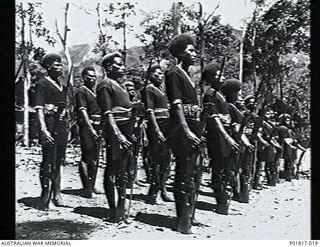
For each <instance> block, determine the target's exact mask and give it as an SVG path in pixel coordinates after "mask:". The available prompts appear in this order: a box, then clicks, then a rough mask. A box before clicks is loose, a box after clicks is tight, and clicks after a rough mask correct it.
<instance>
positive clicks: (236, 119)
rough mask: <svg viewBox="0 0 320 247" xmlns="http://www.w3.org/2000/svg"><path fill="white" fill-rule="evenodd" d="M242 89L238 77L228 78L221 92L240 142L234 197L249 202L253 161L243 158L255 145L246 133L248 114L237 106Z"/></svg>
mask: <svg viewBox="0 0 320 247" xmlns="http://www.w3.org/2000/svg"><path fill="white" fill-rule="evenodd" d="M240 90H241V83H240V81H239V80H237V79H229V80H226V81H225V82H224V83H223V85H222V86H221V92H222V93H223V94H224V95H225V96H226V101H227V102H228V104H229V113H230V116H231V134H232V138H234V139H235V140H236V141H237V142H238V143H239V144H240V148H239V152H238V153H233V154H234V155H235V158H234V159H233V161H234V166H233V167H234V168H233V171H234V174H233V175H234V184H233V199H234V200H237V201H239V202H242V203H248V202H249V184H250V173H251V170H252V167H251V165H252V162H246V163H244V162H242V159H243V158H244V157H245V153H246V152H247V153H248V154H247V155H250V154H251V153H252V151H253V150H254V146H253V145H252V144H251V143H250V140H249V138H248V137H247V135H246V134H245V133H244V130H245V127H246V124H247V117H248V116H246V115H243V114H242V112H241V111H240V109H239V108H238V107H237V106H236V102H237V100H238V97H239V92H240ZM239 179H240V183H239Z"/></svg>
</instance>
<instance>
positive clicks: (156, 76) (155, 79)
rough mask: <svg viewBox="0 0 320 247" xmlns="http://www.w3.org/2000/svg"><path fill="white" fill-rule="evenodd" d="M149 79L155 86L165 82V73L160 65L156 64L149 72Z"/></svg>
mask: <svg viewBox="0 0 320 247" xmlns="http://www.w3.org/2000/svg"><path fill="white" fill-rule="evenodd" d="M148 78H149V80H150V81H151V83H153V84H154V85H155V86H160V85H161V83H162V82H163V80H164V74H163V71H162V69H161V67H160V65H158V64H154V65H152V66H151V67H150V69H149V70H148Z"/></svg>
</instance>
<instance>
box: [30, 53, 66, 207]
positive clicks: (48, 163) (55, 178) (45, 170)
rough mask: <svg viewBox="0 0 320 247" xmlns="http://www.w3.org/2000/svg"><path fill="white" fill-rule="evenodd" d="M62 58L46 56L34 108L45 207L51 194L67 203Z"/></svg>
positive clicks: (57, 203) (55, 200)
mask: <svg viewBox="0 0 320 247" xmlns="http://www.w3.org/2000/svg"><path fill="white" fill-rule="evenodd" d="M61 60H62V59H61V56H60V55H58V54H53V53H51V54H47V55H45V56H44V58H43V64H42V66H43V67H44V68H45V69H46V70H47V73H48V76H46V77H45V78H43V79H41V80H40V81H39V82H38V83H37V85H36V93H35V94H36V96H35V97H36V99H35V109H36V110H37V115H38V119H39V125H40V140H41V145H42V163H41V165H40V183H41V189H42V192H41V205H40V209H42V210H45V211H47V210H49V204H50V201H51V198H52V202H53V203H54V205H55V206H57V207H61V206H64V203H63V201H62V197H61V193H60V190H61V188H60V186H61V171H60V169H61V165H62V164H63V163H64V162H65V155H66V147H67V141H68V124H67V116H66V100H67V87H66V85H64V84H63V82H62V74H63V66H62V63H61Z"/></svg>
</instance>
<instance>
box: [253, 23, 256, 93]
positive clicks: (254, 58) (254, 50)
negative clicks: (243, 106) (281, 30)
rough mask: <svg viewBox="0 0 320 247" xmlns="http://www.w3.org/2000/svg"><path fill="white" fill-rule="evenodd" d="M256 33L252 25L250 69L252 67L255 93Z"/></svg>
mask: <svg viewBox="0 0 320 247" xmlns="http://www.w3.org/2000/svg"><path fill="white" fill-rule="evenodd" d="M256 35H257V29H256V27H255V25H254V27H253V37H252V49H253V52H252V66H253V67H252V69H253V93H256V91H257V71H256V55H255V53H256V49H255V40H256Z"/></svg>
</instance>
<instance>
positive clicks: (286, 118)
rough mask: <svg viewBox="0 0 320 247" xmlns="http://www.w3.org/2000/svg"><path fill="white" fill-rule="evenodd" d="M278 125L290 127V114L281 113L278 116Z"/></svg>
mask: <svg viewBox="0 0 320 247" xmlns="http://www.w3.org/2000/svg"><path fill="white" fill-rule="evenodd" d="M279 123H280V125H284V126H287V127H291V125H292V119H291V116H290V114H288V113H283V114H281V115H280V116H279Z"/></svg>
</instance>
